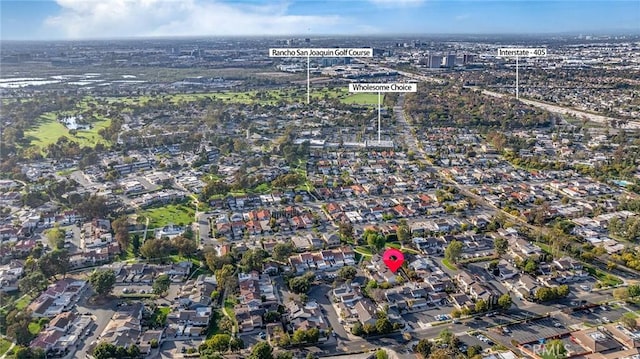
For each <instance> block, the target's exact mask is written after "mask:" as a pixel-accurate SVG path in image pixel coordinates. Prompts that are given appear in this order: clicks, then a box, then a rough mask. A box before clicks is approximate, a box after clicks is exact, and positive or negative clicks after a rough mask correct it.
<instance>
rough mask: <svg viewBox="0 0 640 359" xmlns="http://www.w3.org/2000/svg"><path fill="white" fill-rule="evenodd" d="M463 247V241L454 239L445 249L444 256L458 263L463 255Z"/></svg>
mask: <svg viewBox="0 0 640 359" xmlns="http://www.w3.org/2000/svg"><path fill="white" fill-rule="evenodd" d="M462 247H463V245H462V242H460V241H457V240H455V239H454V240H453V241H451V243H449V245H447V248H446V249H445V250H444V257H445V258H446V259H448V260H449V261H451V262H452V263H457V262H458V260H459V259H460V256H461V255H462Z"/></svg>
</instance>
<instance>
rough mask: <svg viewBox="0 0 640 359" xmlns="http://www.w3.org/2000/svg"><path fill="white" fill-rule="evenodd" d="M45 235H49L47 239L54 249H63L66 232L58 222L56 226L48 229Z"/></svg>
mask: <svg viewBox="0 0 640 359" xmlns="http://www.w3.org/2000/svg"><path fill="white" fill-rule="evenodd" d="M45 236H46V237H47V241H48V242H49V246H50V247H51V248H52V249H63V248H64V238H65V232H64V230H63V229H61V228H60V227H59V226H58V225H57V224H56V226H55V227H53V228H51V229H49V230H47V231H46V232H45Z"/></svg>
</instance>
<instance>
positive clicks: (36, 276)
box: [18, 270, 48, 295]
mask: <svg viewBox="0 0 640 359" xmlns="http://www.w3.org/2000/svg"><path fill="white" fill-rule="evenodd" d="M47 283H48V281H47V278H46V277H45V276H44V274H42V272H40V271H39V270H38V271H35V272H31V273H29V274H27V275H26V276H24V277H22V278H20V280H19V281H18V288H19V289H20V292H22V293H24V294H30V295H35V294H38V293H40V292H42V291H43V290H45V289H46V288H47Z"/></svg>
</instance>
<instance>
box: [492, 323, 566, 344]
mask: <svg viewBox="0 0 640 359" xmlns="http://www.w3.org/2000/svg"><path fill="white" fill-rule="evenodd" d="M556 323H557V324H556ZM507 329H508V330H509V333H505V334H502V337H501V338H499V339H501V340H500V341H506V340H512V339H513V340H516V341H517V342H519V343H531V342H538V341H539V340H540V339H544V338H551V337H555V336H558V335H565V334H567V333H569V332H570V330H569V329H568V328H566V327H565V326H564V325H562V324H561V323H559V322H558V321H556V320H554V319H551V318H543V319H538V320H535V321H533V320H532V321H529V322H528V323H520V324H512V325H509V326H508V327H507ZM496 335H497V336H500V334H496ZM496 339H498V338H496Z"/></svg>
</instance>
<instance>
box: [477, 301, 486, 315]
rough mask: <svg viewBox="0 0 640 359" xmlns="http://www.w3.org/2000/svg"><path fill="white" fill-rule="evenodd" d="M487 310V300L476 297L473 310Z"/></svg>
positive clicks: (480, 311) (481, 311)
mask: <svg viewBox="0 0 640 359" xmlns="http://www.w3.org/2000/svg"><path fill="white" fill-rule="evenodd" d="M487 310H489V303H487V301H486V300H484V299H478V300H477V301H476V305H475V312H476V313H483V312H486V311H487Z"/></svg>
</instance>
